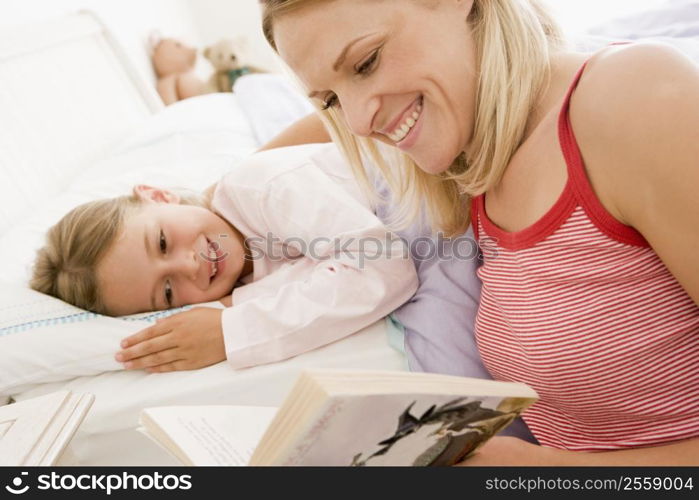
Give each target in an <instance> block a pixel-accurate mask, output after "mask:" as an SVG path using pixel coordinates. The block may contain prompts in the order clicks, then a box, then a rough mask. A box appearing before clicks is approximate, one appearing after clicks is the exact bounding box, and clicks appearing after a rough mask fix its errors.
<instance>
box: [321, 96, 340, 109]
mask: <svg viewBox="0 0 699 500" xmlns="http://www.w3.org/2000/svg"><path fill="white" fill-rule="evenodd" d="M339 103H340V101H339V99H338V98H337V94H330V96H328V97H326V98H325V100H324V101H323V105H322V106H321V108H320V109H322V110H323V111H325V110H326V109H329V108H334V107H335V106H336V105H337V104H339Z"/></svg>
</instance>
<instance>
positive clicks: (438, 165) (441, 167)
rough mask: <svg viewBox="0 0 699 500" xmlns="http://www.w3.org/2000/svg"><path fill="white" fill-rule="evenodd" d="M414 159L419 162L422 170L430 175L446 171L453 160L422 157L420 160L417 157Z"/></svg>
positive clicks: (418, 164)
mask: <svg viewBox="0 0 699 500" xmlns="http://www.w3.org/2000/svg"><path fill="white" fill-rule="evenodd" d="M413 161H414V162H415V163H416V164H417V166H418V167H420V170H422V171H423V172H425V173H426V174H430V175H439V174H441V173H443V172H446V171H447V170H448V169H449V167H451V165H452V162H451V161H449V162H447V161H440V160H436V161H435V159H425V158H421V159H420V160H418V159H417V158H413Z"/></svg>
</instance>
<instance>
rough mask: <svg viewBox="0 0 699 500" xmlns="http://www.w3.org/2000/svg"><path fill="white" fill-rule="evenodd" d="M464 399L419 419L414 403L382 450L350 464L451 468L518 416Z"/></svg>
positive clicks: (444, 405)
mask: <svg viewBox="0 0 699 500" xmlns="http://www.w3.org/2000/svg"><path fill="white" fill-rule="evenodd" d="M467 399H468V398H463V397H462V398H458V399H454V400H452V401H449V402H447V403H445V404H443V405H441V406H439V407H437V405H432V406H430V407H429V408H428V409H427V411H425V412H424V413H423V414H422V415H421V416H420V417H416V416H414V415H413V414H412V413H411V409H412V408H413V406H414V405H415V403H416V402H417V401H413V402H412V403H410V405H408V407H407V408H406V409H405V411H403V413H402V414H401V415H400V417H399V419H398V428H397V429H396V431H395V433H394V434H393V436H391V437H389V438H387V439H384V440H383V441H381V442H379V443H378V446H381V448H380V449H378V450H377V451H374V452H373V453H371V454H368V455H366V456H365V455H364V454H363V453H358V454H356V455H355V456H354V457H353V459H352V463H351V464H350V465H352V466H366V465H395V464H396V463H399V462H400V463H404V464H405V465H413V466H444V465H453V464H455V463H458V462H460V461H462V460H464V459H465V458H466V457H467V456H468V455H469V454H470V453H471V452H473V451H474V450H475V449H476V448H478V446H479V445H481V444H482V443H484V442H485V441H487V440H488V439H490V437H492V436H493V434H495V433H496V432H498V431H499V430H500V429H502V428H504V427H505V426H506V425H508V424H509V423H510V422H511V421H512V420H513V419H514V418H516V417H517V416H518V415H519V414H518V412H516V411H511V412H506V413H505V412H501V411H498V410H493V409H491V408H484V407H483V406H482V401H480V400H476V401H467ZM464 401H467V402H464ZM411 457H414V459H412V462H410V460H411ZM405 462H408V463H405Z"/></svg>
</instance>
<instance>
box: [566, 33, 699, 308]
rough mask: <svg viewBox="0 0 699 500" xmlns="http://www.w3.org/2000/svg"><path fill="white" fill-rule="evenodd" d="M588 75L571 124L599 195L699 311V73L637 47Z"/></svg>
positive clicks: (670, 53)
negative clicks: (641, 239) (639, 236)
mask: <svg viewBox="0 0 699 500" xmlns="http://www.w3.org/2000/svg"><path fill="white" fill-rule="evenodd" d="M590 70H591V71H590V75H589V77H588V78H587V81H586V82H583V81H581V86H580V87H579V89H580V90H581V92H580V94H579V96H577V97H574V99H575V100H576V102H574V105H573V107H572V108H571V109H572V111H571V113H572V114H571V119H572V121H573V127H574V128H575V129H576V134H578V140H579V142H580V145H581V149H582V151H583V153H584V157H585V162H586V166H587V171H588V175H589V176H590V180H591V182H592V185H593V187H594V188H595V192H596V193H597V195H598V196H599V198H600V200H601V201H602V203H603V205H605V207H606V208H607V209H608V210H609V211H610V212H611V213H612V214H613V215H614V216H615V217H616V218H617V219H619V220H620V221H621V222H623V223H625V224H627V225H629V226H632V227H633V228H635V229H636V230H637V231H639V232H640V233H641V234H642V235H643V236H644V238H645V239H646V240H647V241H648V243H649V244H650V245H651V247H652V248H653V250H654V251H655V252H656V253H657V254H658V256H659V257H660V258H661V260H662V261H663V262H664V264H665V265H666V266H667V267H668V269H669V270H670V272H671V273H672V274H673V275H674V276H675V278H676V279H677V280H678V281H679V283H680V284H681V285H682V286H683V287H684V289H685V290H686V291H687V293H688V294H689V296H690V297H691V298H692V299H693V300H694V302H695V303H697V304H699V226H697V221H698V220H699V196H697V187H698V186H699V67H698V66H697V65H696V64H694V63H693V62H692V61H691V60H689V59H687V58H685V57H684V56H683V55H682V54H680V53H679V52H677V51H675V49H673V48H671V47H669V46H663V45H658V44H634V45H630V46H626V47H623V48H619V49H616V50H614V51H612V52H611V53H609V54H608V55H604V56H603V57H602V58H601V59H600V60H599V61H597V62H596V63H595V66H594V67H591V68H590ZM583 85H584V87H583Z"/></svg>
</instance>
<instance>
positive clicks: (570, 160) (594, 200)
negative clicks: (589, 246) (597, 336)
mask: <svg viewBox="0 0 699 500" xmlns="http://www.w3.org/2000/svg"><path fill="white" fill-rule="evenodd" d="M615 45H616V44H615ZM588 63H589V59H588V60H587V61H585V63H584V64H583V65H582V67H581V68H580V69H579V70H578V71H577V73H576V74H575V77H574V78H573V81H572V83H571V85H570V87H569V88H568V92H567V93H566V97H565V99H564V101H563V106H562V107H561V111H560V114H559V117H558V139H559V143H560V145H561V150H562V152H563V157H564V158H565V162H566V168H567V171H568V183H567V184H568V185H567V186H566V189H571V190H572V191H573V193H574V195H575V198H576V201H577V203H578V204H579V205H580V206H582V207H583V209H585V212H586V213H587V215H588V217H589V218H590V220H591V221H592V222H593V223H594V224H595V226H597V228H598V229H599V230H600V231H602V232H604V233H606V234H607V235H609V236H611V237H612V238H614V239H615V240H617V241H620V242H622V243H627V244H630V245H634V246H642V247H647V246H649V245H648V242H647V241H646V240H645V238H644V237H643V235H641V233H639V232H638V231H636V230H635V229H634V228H632V227H630V226H627V225H625V224H623V223H621V222H620V221H619V220H617V219H616V218H615V217H614V216H613V215H612V214H610V213H609V212H608V211H607V209H606V208H604V206H603V205H602V203H601V202H600V201H599V198H598V197H597V194H596V193H595V191H594V189H593V188H592V184H591V183H590V180H589V178H588V176H587V171H586V169H585V162H584V161H583V158H582V154H581V152H580V148H579V146H578V141H577V140H576V138H575V133H574V131H573V126H572V124H571V121H570V103H571V99H572V97H573V94H574V93H575V90H576V89H577V87H578V84H579V83H580V79H581V78H582V76H583V73H584V72H585V69H586V68H587V66H588Z"/></svg>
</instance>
